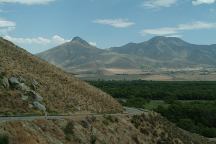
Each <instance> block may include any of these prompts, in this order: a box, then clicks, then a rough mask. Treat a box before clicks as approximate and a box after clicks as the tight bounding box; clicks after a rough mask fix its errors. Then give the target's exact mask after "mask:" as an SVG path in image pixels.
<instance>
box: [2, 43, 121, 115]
mask: <svg viewBox="0 0 216 144" xmlns="http://www.w3.org/2000/svg"><path fill="white" fill-rule="evenodd" d="M0 66H2V67H3V68H5V69H6V73H7V76H8V77H10V76H12V75H16V76H22V77H24V78H25V79H26V80H28V81H32V80H33V79H35V80H36V81H38V82H39V84H40V87H39V88H38V90H37V92H38V93H40V94H41V95H42V96H43V97H44V101H45V104H46V106H47V108H48V111H49V112H53V111H55V112H57V113H72V112H74V111H78V109H80V110H81V111H92V112H119V111H121V110H122V107H121V106H120V104H119V103H118V102H116V101H115V100H114V99H113V98H112V97H110V96H109V95H107V94H106V93H104V92H102V91H100V90H99V89H97V88H94V87H93V86H90V85H89V84H87V83H85V82H83V81H80V80H79V79H76V78H74V77H71V76H70V75H68V74H66V73H65V72H63V71H62V70H60V69H58V68H56V67H55V66H52V65H50V64H48V63H46V62H44V61H42V60H40V59H38V58H37V57H35V56H33V55H31V54H29V53H27V52H26V51H24V50H23V49H21V48H18V47H17V46H15V45H14V44H12V43H10V42H8V41H6V40H3V39H0ZM2 91H3V90H1V91H0V98H1V102H0V104H1V105H0V108H4V109H8V110H14V109H15V110H18V109H20V111H21V112H28V111H29V110H28V108H26V105H25V104H24V105H23V103H22V102H20V100H17V99H20V97H21V96H20V94H19V93H18V92H16V91H9V90H8V91H6V92H2ZM8 93H9V94H8ZM12 104H13V105H12ZM1 110H2V109H1ZM1 110H0V112H1Z"/></svg>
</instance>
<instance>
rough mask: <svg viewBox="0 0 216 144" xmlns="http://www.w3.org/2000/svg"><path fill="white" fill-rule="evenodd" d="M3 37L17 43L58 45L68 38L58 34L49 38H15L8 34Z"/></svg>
mask: <svg viewBox="0 0 216 144" xmlns="http://www.w3.org/2000/svg"><path fill="white" fill-rule="evenodd" d="M4 38H5V39H7V40H9V41H12V42H14V43H15V44H17V45H60V44H63V43H65V42H68V41H70V40H66V39H64V38H62V37H60V36H58V35H54V36H53V37H51V38H44V37H37V38H17V37H11V36H9V35H6V36H4Z"/></svg>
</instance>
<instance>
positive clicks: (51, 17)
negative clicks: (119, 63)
mask: <svg viewBox="0 0 216 144" xmlns="http://www.w3.org/2000/svg"><path fill="white" fill-rule="evenodd" d="M0 34H1V36H3V37H5V38H6V39H8V40H11V41H13V42H14V43H16V44H18V45H19V46H21V47H24V48H25V49H27V50H28V51H29V52H31V53H37V52H40V51H44V50H46V49H48V48H52V47H54V46H57V45H59V44H61V43H64V42H67V41H69V40H71V39H72V38H73V37H74V36H80V37H82V38H83V39H85V40H87V41H88V42H90V43H91V44H93V45H97V46H98V47H100V48H107V47H111V46H120V45H123V44H126V43H128V42H141V41H145V40H148V39H150V38H151V37H153V36H156V35H163V36H177V37H181V38H182V39H184V40H186V41H188V42H191V43H197V44H213V43H216V0H0Z"/></svg>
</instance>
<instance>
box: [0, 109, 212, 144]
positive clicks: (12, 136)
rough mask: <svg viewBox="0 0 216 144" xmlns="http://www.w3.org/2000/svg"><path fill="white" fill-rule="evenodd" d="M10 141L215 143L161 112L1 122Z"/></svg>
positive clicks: (2, 136) (44, 143)
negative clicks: (169, 118)
mask: <svg viewBox="0 0 216 144" xmlns="http://www.w3.org/2000/svg"><path fill="white" fill-rule="evenodd" d="M1 140H2V141H3V140H4V141H9V143H10V144H71V143H73V144H110V143H112V144H215V142H213V141H210V140H209V139H207V138H204V137H201V136H199V135H196V134H191V133H189V132H186V131H184V130H181V129H179V128H177V127H176V126H175V125H173V124H172V123H170V122H168V121H167V120H166V119H164V118H163V117H161V116H160V115H158V114H156V113H153V112H146V113H144V114H142V115H140V116H133V117H126V116H120V117H119V116H97V117H94V116H93V117H89V116H88V117H79V118H73V119H65V120H35V121H17V122H7V123H0V142H1Z"/></svg>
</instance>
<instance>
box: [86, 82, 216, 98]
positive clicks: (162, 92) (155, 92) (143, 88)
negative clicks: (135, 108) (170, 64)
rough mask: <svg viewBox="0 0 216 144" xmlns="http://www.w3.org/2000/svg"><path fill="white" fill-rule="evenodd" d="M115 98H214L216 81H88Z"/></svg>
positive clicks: (215, 96)
mask: <svg viewBox="0 0 216 144" xmlns="http://www.w3.org/2000/svg"><path fill="white" fill-rule="evenodd" d="M89 83H90V84H92V85H94V86H96V87H98V88H100V89H102V90H103V91H105V92H107V93H109V94H110V95H112V96H113V97H115V98H144V99H150V100H166V99H174V100H175V99H177V100H216V82H200V81H197V82H196V81H194V82H181V81H179V82H161V81H160V82H159V81H142V80H135V81H101V80H98V81H89Z"/></svg>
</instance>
